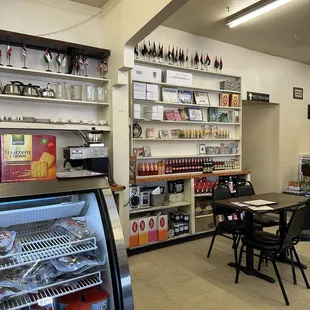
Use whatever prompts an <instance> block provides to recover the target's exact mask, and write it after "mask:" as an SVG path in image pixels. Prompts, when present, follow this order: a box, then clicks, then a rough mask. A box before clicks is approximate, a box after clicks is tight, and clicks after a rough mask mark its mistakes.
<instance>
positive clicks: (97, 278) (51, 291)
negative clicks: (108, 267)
mask: <svg viewBox="0 0 310 310" xmlns="http://www.w3.org/2000/svg"><path fill="white" fill-rule="evenodd" d="M78 278H79V279H78V280H77V285H76V287H72V286H58V285H60V284H61V283H66V282H69V281H72V280H74V279H76V278H73V279H69V280H66V281H63V282H58V283H55V284H53V286H52V287H46V288H43V289H39V292H38V293H35V294H31V295H22V296H18V297H15V298H13V299H10V300H7V301H3V302H0V310H14V309H21V308H24V307H27V306H31V305H34V304H37V303H40V301H41V302H42V301H44V300H47V301H48V300H51V299H53V298H58V297H60V296H63V295H67V294H71V293H74V292H78V291H81V290H84V289H87V288H90V287H93V286H97V285H100V284H101V283H102V280H101V275H100V272H96V273H92V274H90V275H84V276H80V277H78ZM47 303H48V302H46V304H47Z"/></svg>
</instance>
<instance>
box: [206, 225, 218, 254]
mask: <svg viewBox="0 0 310 310" xmlns="http://www.w3.org/2000/svg"><path fill="white" fill-rule="evenodd" d="M216 234H217V229H215V230H214V233H213V237H212V240H211V244H210V247H209V251H208V255H207V256H208V257H210V255H211V251H212V248H213V244H214V240H215V237H216Z"/></svg>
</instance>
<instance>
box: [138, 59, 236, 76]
mask: <svg viewBox="0 0 310 310" xmlns="http://www.w3.org/2000/svg"><path fill="white" fill-rule="evenodd" d="M135 63H136V64H138V65H141V66H147V67H159V68H162V69H166V70H176V71H183V72H187V73H193V74H199V75H204V76H209V77H217V78H221V79H231V78H233V79H240V78H241V77H240V76H236V75H231V74H225V73H222V72H212V71H207V70H199V69H195V68H187V67H185V66H184V67H181V66H174V65H169V64H166V63H159V62H151V61H148V60H142V59H135Z"/></svg>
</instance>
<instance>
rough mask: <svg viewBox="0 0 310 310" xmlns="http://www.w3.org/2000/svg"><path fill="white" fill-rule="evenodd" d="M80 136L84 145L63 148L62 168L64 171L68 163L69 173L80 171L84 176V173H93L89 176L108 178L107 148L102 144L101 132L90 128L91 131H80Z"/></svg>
mask: <svg viewBox="0 0 310 310" xmlns="http://www.w3.org/2000/svg"><path fill="white" fill-rule="evenodd" d="M80 134H81V135H82V137H83V139H84V145H81V146H66V147H64V148H63V156H64V159H65V161H64V166H63V167H64V168H65V169H66V168H67V164H68V163H69V164H70V165H71V169H70V172H73V171H74V170H75V171H81V170H82V171H83V172H84V173H83V174H84V175H85V174H86V172H94V174H91V175H97V174H102V175H105V176H109V166H110V164H109V157H108V148H107V147H105V146H104V143H103V132H102V131H98V130H96V129H95V128H92V130H91V131H87V132H82V131H80ZM84 175H83V176H84Z"/></svg>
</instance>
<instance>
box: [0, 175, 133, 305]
mask: <svg viewBox="0 0 310 310" xmlns="http://www.w3.org/2000/svg"><path fill="white" fill-rule="evenodd" d="M0 230H1V231H0V310H9V309H11V310H12V309H57V310H64V309H74V310H78V309H96V310H97V309H100V310H101V309H107V310H122V309H124V310H131V309H133V297H132V290H131V279H130V273H129V268H128V261H127V253H126V246H125V243H124V239H123V233H122V228H121V225H120V221H119V217H118V213H117V209H116V206H115V202H114V199H113V195H112V192H111V190H110V187H109V184H108V182H107V180H106V179H105V178H102V177H92V178H80V179H70V180H68V179H66V180H52V181H36V182H24V183H10V184H9V183H6V184H0Z"/></svg>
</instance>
